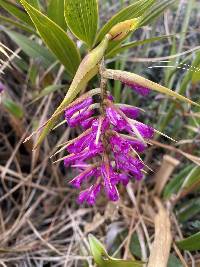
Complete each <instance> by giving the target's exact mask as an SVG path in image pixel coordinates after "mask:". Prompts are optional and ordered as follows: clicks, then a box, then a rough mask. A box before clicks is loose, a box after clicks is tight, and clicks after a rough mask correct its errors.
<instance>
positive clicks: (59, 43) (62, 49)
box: [20, 0, 80, 76]
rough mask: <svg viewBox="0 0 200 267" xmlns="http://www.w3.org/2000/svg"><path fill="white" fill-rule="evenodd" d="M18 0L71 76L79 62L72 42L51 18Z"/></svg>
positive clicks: (77, 53)
mask: <svg viewBox="0 0 200 267" xmlns="http://www.w3.org/2000/svg"><path fill="white" fill-rule="evenodd" d="M20 1H21V3H22V4H23V6H24V7H25V9H26V11H27V12H28V14H29V16H30V17H31V19H32V21H33V23H34V24H35V27H36V28H37V30H38V32H39V34H40V36H41V37H42V39H43V41H44V42H45V44H46V45H47V46H48V48H49V49H50V50H51V51H52V52H53V53H54V54H55V55H56V57H57V58H58V60H60V62H61V63H62V64H63V65H64V66H65V68H66V71H67V72H68V73H69V74H70V75H71V76H73V75H74V74H75V72H76V70H77V68H78V65H79V63H80V55H79V52H78V50H77V48H76V46H75V44H74V42H73V41H72V40H71V39H70V38H69V37H68V36H67V34H66V33H65V32H64V31H63V29H62V28H60V27H59V26H58V25H57V24H55V23H54V22H53V21H52V20H50V19H49V18H48V17H46V16H45V15H43V14H42V13H41V12H39V11H38V10H37V9H35V8H34V7H32V6H31V5H29V4H28V3H27V2H26V1H25V0H20Z"/></svg>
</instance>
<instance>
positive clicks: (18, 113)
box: [2, 97, 24, 119]
mask: <svg viewBox="0 0 200 267" xmlns="http://www.w3.org/2000/svg"><path fill="white" fill-rule="evenodd" d="M2 104H3V106H4V108H5V109H7V111H8V112H9V113H11V114H12V115H13V116H14V117H15V118H17V119H21V118H23V116H24V112H23V109H22V107H21V106H20V105H19V104H17V103H16V102H14V101H13V100H12V99H10V98H8V97H4V98H3V99H2Z"/></svg>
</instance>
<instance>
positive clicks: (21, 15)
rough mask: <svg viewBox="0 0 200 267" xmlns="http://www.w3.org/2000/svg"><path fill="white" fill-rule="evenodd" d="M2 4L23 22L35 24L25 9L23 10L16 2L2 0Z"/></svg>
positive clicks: (0, 2) (0, 4)
mask: <svg viewBox="0 0 200 267" xmlns="http://www.w3.org/2000/svg"><path fill="white" fill-rule="evenodd" d="M0 6H1V7H3V8H4V9H5V10H7V11H8V12H9V13H10V14H11V15H13V16H14V17H16V18H18V19H19V20H21V21H22V22H24V23H26V24H28V25H31V26H33V23H32V21H31V19H30V18H29V16H28V14H27V13H26V12H24V11H23V10H21V9H20V8H19V7H18V6H16V5H15V4H13V3H11V2H9V1H7V0H0Z"/></svg>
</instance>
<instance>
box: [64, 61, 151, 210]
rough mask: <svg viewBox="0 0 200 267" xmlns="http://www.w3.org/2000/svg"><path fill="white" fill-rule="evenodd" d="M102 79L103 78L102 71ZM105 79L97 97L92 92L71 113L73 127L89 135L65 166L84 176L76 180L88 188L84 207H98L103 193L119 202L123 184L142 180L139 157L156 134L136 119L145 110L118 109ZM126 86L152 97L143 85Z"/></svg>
mask: <svg viewBox="0 0 200 267" xmlns="http://www.w3.org/2000/svg"><path fill="white" fill-rule="evenodd" d="M102 64H103V61H102ZM102 64H101V66H100V68H102ZM100 74H101V75H103V73H101V71H100ZM101 79H102V82H101V88H100V89H99V90H96V94H97V95H96V97H94V95H93V96H91V94H90V93H86V94H85V95H83V96H81V97H79V98H78V99H76V100H75V101H74V102H73V103H71V104H70V105H69V106H68V108H66V109H65V120H66V121H67V123H68V125H69V126H70V127H72V128H73V127H76V126H81V127H82V129H83V130H84V132H83V133H82V134H81V135H80V136H78V137H77V138H75V139H74V140H71V141H69V142H68V143H67V145H66V149H67V151H68V153H69V154H68V155H67V156H66V157H65V158H64V164H65V166H66V167H67V168H68V167H69V166H71V167H76V169H77V170H78V172H79V174H78V175H77V176H76V177H75V178H74V179H72V180H71V181H70V184H71V185H72V186H74V187H76V188H78V189H80V188H81V186H82V185H83V184H88V187H87V188H86V189H85V190H83V191H81V193H80V194H79V197H78V202H79V203H83V202H87V203H88V204H89V205H93V204H95V201H96V198H97V196H98V195H99V194H100V191H101V189H103V188H104V191H105V193H106V195H107V197H108V199H109V200H111V201H117V200H118V199H119V193H118V189H117V186H118V185H119V184H122V185H124V186H127V184H128V183H129V181H130V180H133V179H136V180H141V179H142V177H143V168H144V163H143V162H142V160H141V158H140V156H139V153H141V152H144V150H145V149H146V148H147V140H148V139H150V138H152V137H153V135H154V129H153V128H152V127H150V126H148V125H145V124H143V123H142V122H139V121H138V120H136V119H137V118H138V116H139V115H140V112H141V110H140V109H139V108H137V107H132V106H129V105H125V104H115V103H114V99H113V97H112V96H111V95H110V93H109V92H108V91H107V88H106V81H107V80H106V79H104V78H103V77H102V78H101ZM126 85H129V86H130V87H131V88H132V89H133V90H135V91H136V92H137V93H139V94H141V95H146V94H147V93H148V92H149V90H148V88H145V87H143V86H141V85H138V84H134V83H133V84H129V83H126ZM91 91H92V90H91ZM95 100H96V101H95Z"/></svg>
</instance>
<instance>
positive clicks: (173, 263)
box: [167, 254, 183, 267]
mask: <svg viewBox="0 0 200 267" xmlns="http://www.w3.org/2000/svg"><path fill="white" fill-rule="evenodd" d="M167 267H183V265H182V263H181V261H180V260H179V259H178V258H177V257H176V256H174V255H173V254H170V256H169V261H168V265H167Z"/></svg>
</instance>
